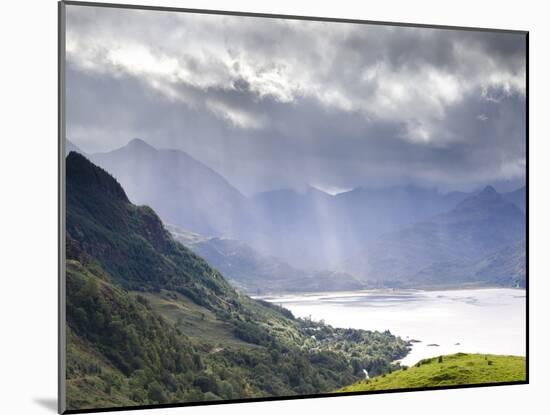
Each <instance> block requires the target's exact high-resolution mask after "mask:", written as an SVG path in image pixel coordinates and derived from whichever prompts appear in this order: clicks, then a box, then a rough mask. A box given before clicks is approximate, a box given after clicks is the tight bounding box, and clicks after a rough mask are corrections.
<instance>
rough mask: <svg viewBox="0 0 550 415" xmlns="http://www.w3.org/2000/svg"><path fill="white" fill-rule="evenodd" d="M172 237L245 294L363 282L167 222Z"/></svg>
mask: <svg viewBox="0 0 550 415" xmlns="http://www.w3.org/2000/svg"><path fill="white" fill-rule="evenodd" d="M167 228H168V230H169V231H170V232H171V233H172V235H173V237H174V239H176V240H177V241H178V242H181V243H182V244H183V245H185V246H186V247H188V248H189V249H191V250H192V251H193V252H195V253H196V254H198V255H200V256H201V257H203V258H205V259H206V260H207V261H208V263H209V264H210V265H212V266H213V267H215V268H216V269H218V270H220V271H221V272H222V274H223V275H224V276H225V277H226V278H228V280H229V281H230V282H231V283H232V284H233V285H234V286H235V287H237V288H239V289H240V290H241V291H243V292H245V293H249V294H256V295H259V294H268V293H282V292H320V291H346V290H358V289H362V288H365V283H362V282H360V281H358V280H357V279H356V278H355V277H353V276H352V275H350V274H346V273H344V272H337V271H329V270H302V269H298V268H295V267H293V266H291V265H289V264H287V263H286V262H284V261H283V260H281V259H279V258H277V257H274V256H267V255H263V254H261V253H259V252H258V251H256V250H255V249H254V248H252V247H251V246H249V245H248V244H246V243H244V242H242V241H238V240H235V239H229V238H218V237H206V236H203V235H199V234H196V233H192V232H186V231H184V230H181V229H179V228H177V227H175V226H171V225H168V226H167Z"/></svg>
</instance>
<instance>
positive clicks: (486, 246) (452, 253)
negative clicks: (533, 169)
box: [345, 186, 525, 285]
mask: <svg viewBox="0 0 550 415" xmlns="http://www.w3.org/2000/svg"><path fill="white" fill-rule="evenodd" d="M524 238H525V216H524V215H523V213H522V212H521V211H520V210H519V208H517V207H516V206H515V205H513V204H512V203H511V202H508V201H507V200H505V199H504V198H503V197H502V196H501V195H500V194H499V193H497V192H496V191H495V190H494V189H493V188H492V187H490V186H488V187H487V188H485V189H484V190H483V191H482V192H480V193H478V194H476V195H474V196H470V197H468V198H466V199H465V200H464V201H462V202H460V203H459V204H458V205H457V206H456V207H455V208H454V209H453V210H451V211H449V212H447V213H444V214H441V215H437V216H435V217H433V218H432V219H430V220H428V221H425V222H421V223H418V224H415V225H413V226H410V227H406V228H404V229H403V230H401V231H398V232H393V233H389V234H386V235H384V236H383V237H381V238H380V239H378V240H377V241H375V242H373V243H369V244H367V246H366V248H365V249H364V250H363V251H362V253H361V254H359V255H357V256H355V257H353V258H351V259H350V260H348V261H347V262H346V264H345V268H346V269H347V270H348V271H350V272H352V273H356V275H359V276H362V277H363V278H367V279H374V280H384V281H386V282H390V283H392V284H400V285H403V284H405V285H411V284H412V285H414V283H415V276H417V275H420V274H419V273H421V271H423V270H425V269H427V268H429V267H432V266H434V265H435V264H440V263H452V264H470V263H471V262H472V261H476V260H479V259H481V258H482V257H484V256H485V255H488V254H490V253H492V252H496V251H497V250H499V249H501V248H504V247H506V246H508V245H511V244H514V243H516V242H517V241H520V240H522V239H524ZM441 276H442V277H444V275H441ZM457 282H460V281H457Z"/></svg>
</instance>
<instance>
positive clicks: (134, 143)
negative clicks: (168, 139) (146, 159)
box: [126, 138, 156, 150]
mask: <svg viewBox="0 0 550 415" xmlns="http://www.w3.org/2000/svg"><path fill="white" fill-rule="evenodd" d="M126 146H127V147H133V148H143V149H148V150H156V148H155V147H153V146H152V145H151V144H149V143H148V142H147V141H145V140H142V139H141V138H134V139H132V140H130V141H128V144H126Z"/></svg>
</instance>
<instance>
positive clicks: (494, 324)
mask: <svg viewBox="0 0 550 415" xmlns="http://www.w3.org/2000/svg"><path fill="white" fill-rule="evenodd" d="M264 300H267V301H270V302H272V303H275V304H279V305H282V306H283V307H286V308H288V309H289V310H291V311H292V313H294V315H295V316H297V317H311V318H312V319H313V320H317V321H318V320H321V319H323V320H324V321H325V322H326V323H328V324H331V325H332V326H335V327H346V328H356V329H366V330H380V331H384V330H390V331H391V332H392V333H393V334H395V335H398V336H401V338H403V339H405V340H419V341H420V342H414V343H413V345H412V350H411V352H410V353H409V354H408V355H407V356H406V357H405V358H404V359H402V361H401V362H402V363H403V364H405V365H412V364H414V363H416V362H417V361H419V360H420V359H424V358H427V357H434V356H439V355H443V354H451V353H457V352H465V353H491V354H503V355H521V356H524V355H525V346H526V345H525V330H526V314H525V302H526V298H525V290H521V289H465V290H451V291H419V290H402V291H401V290H400V291H396V290H371V291H358V292H348V293H325V294H306V295H288V296H282V297H264Z"/></svg>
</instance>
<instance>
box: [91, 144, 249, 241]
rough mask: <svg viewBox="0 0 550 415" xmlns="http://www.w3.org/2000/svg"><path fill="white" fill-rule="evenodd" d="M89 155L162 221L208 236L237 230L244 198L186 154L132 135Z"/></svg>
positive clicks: (223, 180)
mask: <svg viewBox="0 0 550 415" xmlns="http://www.w3.org/2000/svg"><path fill="white" fill-rule="evenodd" d="M90 157H91V159H92V160H93V161H94V163H96V164H98V165H99V166H101V167H103V168H105V169H106V170H108V171H109V172H111V173H112V174H113V176H114V177H115V178H116V179H117V180H118V181H119V182H120V183H121V184H122V185H123V186H124V189H125V190H126V191H127V192H128V195H129V197H130V199H131V200H132V201H134V202H136V203H138V204H145V205H148V206H151V207H152V208H153V209H154V210H155V211H156V212H158V213H159V215H160V216H161V217H162V218H163V220H165V221H167V222H169V223H174V224H175V225H178V226H180V227H182V228H184V229H190V230H192V231H195V232H200V233H203V234H206V235H233V234H235V233H238V232H239V226H240V223H241V215H242V213H243V210H244V209H245V208H246V199H245V197H244V196H243V195H242V194H241V193H240V192H239V191H238V190H237V189H235V188H234V187H233V186H232V185H231V184H229V183H228V182H227V181H226V180H225V179H224V178H223V177H222V176H220V175H219V174H218V173H216V172H215V171H213V170H212V169H211V168H209V167H207V166H205V165H204V164H202V163H201V162H199V161H197V160H195V159H193V158H192V157H191V156H189V155H188V154H186V153H185V152H183V151H179V150H161V149H156V148H154V147H152V146H150V145H149V144H147V143H146V142H145V141H143V140H140V139H134V140H132V141H130V142H129V143H128V144H127V145H126V146H124V147H122V148H119V149H117V150H114V151H111V152H108V153H96V154H93V155H91V156H90Z"/></svg>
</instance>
